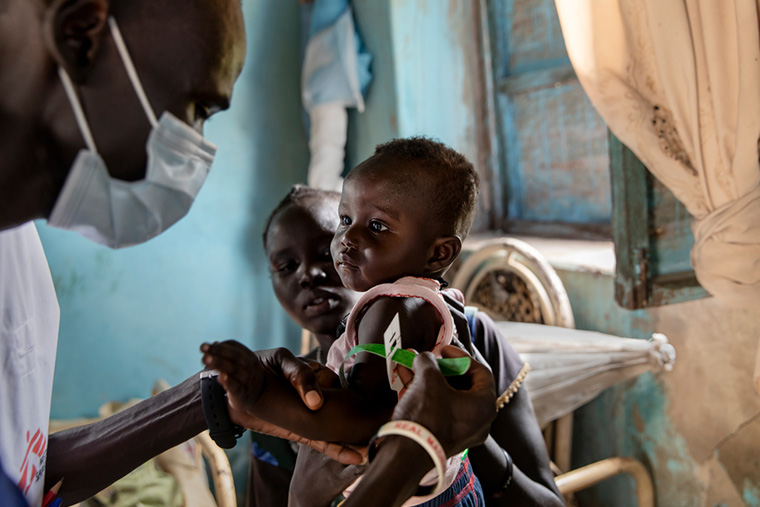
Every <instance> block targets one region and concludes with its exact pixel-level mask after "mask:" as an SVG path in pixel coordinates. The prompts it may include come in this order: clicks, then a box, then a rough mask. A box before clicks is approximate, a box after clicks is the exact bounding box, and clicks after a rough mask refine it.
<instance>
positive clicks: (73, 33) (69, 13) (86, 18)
mask: <svg viewBox="0 0 760 507" xmlns="http://www.w3.org/2000/svg"><path fill="white" fill-rule="evenodd" d="M108 3H109V0H52V1H51V2H50V5H49V6H48V7H47V9H46V11H45V17H44V19H43V23H42V31H43V37H44V40H45V44H46V46H47V48H48V51H49V52H50V54H51V55H52V56H53V58H55V60H56V61H57V62H58V65H60V66H61V67H63V68H64V69H65V70H66V71H67V72H68V73H69V75H70V76H71V79H72V80H73V81H74V82H77V83H81V82H82V81H83V80H84V77H85V75H86V73H87V70H88V69H89V67H90V65H91V64H92V62H93V60H94V59H95V55H96V54H97V51H98V48H99V47H100V42H101V40H102V38H103V35H104V34H105V33H106V23H107V21H108Z"/></svg>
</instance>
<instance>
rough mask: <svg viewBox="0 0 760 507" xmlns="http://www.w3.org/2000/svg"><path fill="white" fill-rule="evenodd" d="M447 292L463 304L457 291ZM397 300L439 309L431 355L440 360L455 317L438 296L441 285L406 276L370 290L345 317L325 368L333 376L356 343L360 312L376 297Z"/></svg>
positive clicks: (351, 362) (348, 361) (351, 361)
mask: <svg viewBox="0 0 760 507" xmlns="http://www.w3.org/2000/svg"><path fill="white" fill-rule="evenodd" d="M446 292H447V293H448V294H450V295H452V296H454V297H455V298H456V299H457V300H459V301H460V302H462V303H464V296H463V295H462V293H461V292H460V291H459V290H458V289H446ZM384 296H386V297H396V298H420V299H424V300H425V301H427V302H428V303H430V304H431V305H433V306H434V307H435V309H436V310H438V314H439V315H440V316H441V319H442V320H443V325H442V326H441V329H440V330H439V331H438V337H437V338H436V342H435V346H434V347H433V350H432V352H433V354H434V355H435V356H436V357H441V354H440V350H441V347H443V346H444V345H448V344H450V343H451V339H452V337H453V336H455V335H456V327H455V326H454V318H453V317H452V316H451V312H450V311H449V308H448V306H447V305H446V302H445V301H444V299H443V296H442V295H441V284H440V282H438V281H437V280H433V279H432V278H421V277H415V276H405V277H403V278H399V279H398V280H396V281H395V282H393V283H383V284H380V285H376V286H374V287H372V288H371V289H370V290H368V291H367V292H365V293H364V295H363V296H362V297H361V298H360V299H359V301H357V302H356V304H355V305H354V307H353V309H352V310H351V313H350V314H349V315H348V320H347V322H346V331H345V332H344V333H343V334H342V335H341V337H340V338H338V339H337V340H336V341H335V342H333V344H332V346H331V347H330V350H329V352H328V353H327V367H328V368H330V369H331V370H332V371H334V372H335V373H338V370H339V369H340V365H341V364H342V363H343V360H344V359H345V357H346V356H347V355H348V352H349V351H350V350H351V349H352V348H354V347H355V346H356V344H357V341H356V321H357V319H358V318H359V316H360V315H361V314H362V310H363V309H364V307H365V306H367V305H368V304H369V303H371V302H372V301H374V300H375V299H377V298H379V297H384ZM355 359H356V358H355V357H353V356H352V357H349V358H348V359H346V362H345V364H344V365H343V368H344V370H346V371H348V370H349V369H350V368H351V367H352V366H353V365H354V362H355Z"/></svg>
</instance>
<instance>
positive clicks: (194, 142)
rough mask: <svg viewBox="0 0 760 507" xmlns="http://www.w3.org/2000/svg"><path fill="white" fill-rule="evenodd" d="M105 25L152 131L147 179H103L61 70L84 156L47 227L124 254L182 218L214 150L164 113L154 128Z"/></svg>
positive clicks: (123, 51) (120, 44) (124, 54)
mask: <svg viewBox="0 0 760 507" xmlns="http://www.w3.org/2000/svg"><path fill="white" fill-rule="evenodd" d="M108 21H109V24H110V27H111V34H112V35H113V38H114V41H115V42H116V47H117V48H118V50H119V54H120V55H121V59H122V61H123V62H124V66H125V68H126V70H127V74H128V75H129V79H130V81H131V82H132V86H133V87H134V89H135V92H136V93H137V96H138V97H139V99H140V103H141V104H142V106H143V109H144V110H145V114H146V116H147V117H148V120H149V121H150V123H151V125H152V127H153V130H152V131H151V133H150V135H149V136H148V141H147V144H146V151H147V154H148V166H147V170H146V174H145V179H143V180H139V181H132V182H129V181H123V180H118V179H115V178H113V177H111V176H110V175H109V174H108V170H107V169H106V165H105V163H104V162H103V159H102V158H101V157H100V155H98V153H97V150H96V148H95V143H94V141H93V138H92V134H91V133H90V128H89V126H88V124H87V120H86V119H85V117H84V112H83V110H82V106H81V104H80V102H79V98H78V97H77V95H76V92H75V91H74V86H73V84H72V82H71V79H70V78H69V75H68V74H67V73H66V71H65V70H63V69H62V68H59V69H58V71H59V74H60V76H61V81H62V82H63V86H64V89H65V90H66V95H67V96H68V98H69V102H71V107H72V108H73V109H74V115H75V116H76V119H77V123H78V125H79V129H80V131H81V132H82V136H83V137H84V139H85V143H86V144H87V148H88V149H86V150H81V151H80V152H79V154H78V155H77V157H76V159H75V160H74V164H73V165H72V167H71V170H70V171H69V175H68V177H67V178H66V182H65V183H64V185H63V189H62V190H61V194H60V195H59V196H58V200H57V201H56V203H55V206H54V207H53V211H52V212H51V214H50V218H49V219H48V224H50V225H52V226H54V227H59V228H61V229H68V230H72V231H76V232H78V233H79V234H81V235H82V236H84V237H86V238H89V239H91V240H93V241H95V242H97V243H100V244H101V245H106V246H109V247H111V248H121V247H124V246H130V245H136V244H139V243H142V242H144V241H147V240H149V239H150V238H152V237H154V236H157V235H158V234H160V233H161V232H163V231H165V230H166V229H168V228H169V227H170V226H171V225H173V224H174V223H175V222H176V221H177V220H179V219H180V218H182V217H183V216H185V215H186V214H187V212H188V210H189V209H190V206H191V205H192V203H193V200H194V199H195V196H196V195H197V194H198V191H199V190H200V188H201V186H202V185H203V182H204V181H205V180H206V176H207V175H208V172H209V169H210V167H211V163H212V162H213V160H214V155H215V154H216V146H214V145H213V144H212V143H210V142H208V141H206V140H205V139H204V138H203V136H202V135H201V134H199V133H198V132H196V131H195V130H193V128H192V127H190V126H189V125H188V124H186V123H184V122H182V121H181V120H179V119H178V118H177V117H175V116H174V115H172V114H171V113H169V112H164V113H163V114H162V115H161V120H160V121H158V122H157V121H156V116H155V114H154V113H153V109H152V108H151V106H150V104H149V103H148V99H147V97H146V96H145V92H144V91H143V88H142V85H141V83H140V80H139V78H138V77H137V72H136V71H135V68H134V65H133V64H132V60H131V58H130V56H129V53H128V51H127V48H126V46H125V44H124V41H123V39H122V37H121V33H120V32H119V29H118V27H117V26H116V21H114V19H113V18H110V19H109V20H108Z"/></svg>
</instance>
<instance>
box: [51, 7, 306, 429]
mask: <svg viewBox="0 0 760 507" xmlns="http://www.w3.org/2000/svg"><path fill="white" fill-rule="evenodd" d="M243 9H244V13H245V20H246V30H247V33H248V54H247V57H246V62H245V67H244V69H243V74H242V75H241V77H240V79H239V80H238V82H237V84H236V86H235V91H234V96H233V101H232V107H231V110H230V111H227V112H224V113H221V114H219V115H218V116H217V117H214V118H212V119H211V120H210V121H209V122H208V124H207V127H206V136H207V137H208V138H209V139H210V140H211V141H213V142H215V143H216V144H217V145H218V146H219V152H218V155H217V159H216V160H215V162H214V165H213V167H212V170H211V174H210V175H209V177H208V180H207V182H206V184H205V186H204V187H203V189H202V190H201V192H200V195H199V196H198V200H197V201H196V203H195V205H194V206H193V208H192V209H191V211H190V213H189V214H188V216H187V217H185V218H184V219H183V220H181V221H180V222H179V223H178V224H176V225H175V226H174V227H172V228H171V229H170V230H169V231H167V232H166V233H165V234H163V235H161V236H159V237H158V238H155V239H153V240H151V241H149V242H148V243H146V244H144V245H140V246H136V247H131V248H127V249H124V250H120V251H111V250H109V249H107V248H104V247H100V246H98V245H95V244H93V243H90V242H89V241H87V240H85V239H83V238H80V237H79V236H78V235H76V234H73V233H69V232H65V231H60V230H57V229H52V228H49V227H47V226H46V225H44V224H43V223H40V224H38V228H39V230H40V235H41V237H42V241H43V244H44V246H45V250H46V252H47V256H48V260H49V262H50V268H51V271H52V274H53V279H54V282H55V286H56V291H57V293H58V298H59V302H60V306H61V332H60V341H59V347H58V359H57V362H56V374H55V383H54V396H53V406H52V417H54V418H70V417H79V416H94V415H96V414H97V408H98V407H99V406H100V405H101V404H102V403H104V402H106V401H109V400H126V399H128V398H130V397H146V396H148V395H149V394H150V389H151V387H152V384H153V382H154V380H155V379H157V378H164V379H166V380H167V381H168V382H169V383H171V384H175V383H178V382H180V381H182V380H184V379H185V378H187V377H188V376H190V375H192V374H193V373H194V372H196V371H198V370H199V369H200V368H201V364H200V353H199V352H198V346H199V345H200V344H201V343H202V342H203V341H206V340H223V339H230V338H233V339H236V340H239V341H242V342H243V343H246V344H248V345H250V346H252V347H254V348H268V347H272V346H277V345H288V346H297V345H298V342H299V336H300V335H299V331H298V329H297V328H296V327H295V325H293V324H292V323H290V321H289V319H288V318H287V317H286V316H285V314H284V312H282V311H281V310H280V307H279V304H278V303H277V301H276V299H275V298H274V295H273V293H272V290H271V288H270V285H269V275H268V272H267V265H266V263H265V261H264V254H263V250H262V247H261V239H260V238H261V233H262V232H263V226H264V222H265V220H266V217H267V215H268V213H269V211H270V210H271V209H272V208H273V207H274V205H275V204H276V202H277V201H278V200H279V199H280V198H281V197H282V196H283V195H284V194H285V193H286V192H287V190H288V189H289V187H290V185H291V184H293V183H295V182H299V181H303V180H304V179H305V171H306V169H305V168H306V164H307V162H308V150H307V147H306V139H305V136H304V133H303V128H302V125H301V109H300V107H301V106H300V100H299V75H300V72H299V55H298V46H299V25H298V23H299V17H298V2H266V1H264V0H246V1H245V2H243Z"/></svg>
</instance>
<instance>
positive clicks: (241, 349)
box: [201, 340, 266, 412]
mask: <svg viewBox="0 0 760 507" xmlns="http://www.w3.org/2000/svg"><path fill="white" fill-rule="evenodd" d="M201 352H203V364H205V365H206V366H207V367H208V368H211V369H214V370H219V378H218V380H219V383H220V384H221V385H222V387H224V389H225V391H227V401H228V403H229V404H230V406H231V407H232V408H234V409H236V410H239V411H244V412H248V411H250V410H252V409H253V406H254V405H255V403H256V401H257V400H258V399H259V396H260V395H261V393H262V391H263V389H264V386H265V385H266V372H265V370H264V366H263V365H262V364H261V360H259V358H258V356H257V355H256V353H255V352H253V351H252V350H250V349H249V348H248V347H246V346H245V345H243V344H242V343H239V342H236V341H234V340H228V341H225V342H221V343H219V342H214V343H210V344H209V343H204V344H203V345H201Z"/></svg>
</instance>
